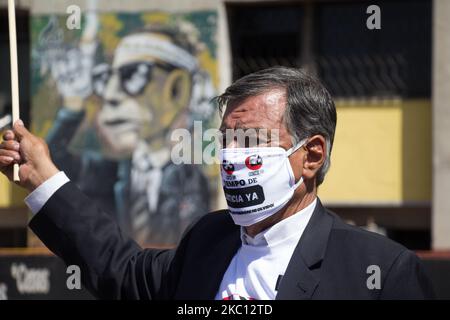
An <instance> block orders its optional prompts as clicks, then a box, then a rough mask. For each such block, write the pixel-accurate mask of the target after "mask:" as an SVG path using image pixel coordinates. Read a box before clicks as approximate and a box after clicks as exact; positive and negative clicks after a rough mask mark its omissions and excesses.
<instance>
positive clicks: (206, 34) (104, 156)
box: [31, 11, 218, 244]
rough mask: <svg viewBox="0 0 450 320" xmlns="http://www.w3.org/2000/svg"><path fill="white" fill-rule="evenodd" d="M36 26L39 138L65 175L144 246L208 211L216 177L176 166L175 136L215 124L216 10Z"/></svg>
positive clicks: (46, 21) (40, 20) (41, 21)
mask: <svg viewBox="0 0 450 320" xmlns="http://www.w3.org/2000/svg"><path fill="white" fill-rule="evenodd" d="M65 18H66V17H65V16H55V15H45V16H34V17H33V18H32V22H31V23H32V25H31V26H32V28H31V30H32V113H31V117H32V118H31V119H32V130H33V131H34V132H35V133H37V134H38V135H39V136H42V137H45V139H46V140H47V142H48V143H49V147H50V151H51V153H52V156H53V158H54V160H55V162H56V164H57V166H58V167H59V168H60V169H62V170H64V171H65V172H66V174H67V175H68V176H69V177H70V179H71V180H72V181H75V182H76V183H77V184H78V185H79V187H80V188H81V189H82V190H83V191H84V192H85V193H86V194H88V195H89V196H90V197H91V198H93V199H95V200H96V201H97V202H98V204H99V205H100V206H102V207H103V208H104V210H105V211H107V212H108V213H111V214H112V215H114V218H115V219H117V221H118V222H119V223H120V224H121V226H122V227H123V228H124V230H126V231H127V232H128V233H129V234H130V235H132V236H133V237H134V238H135V239H136V240H137V241H138V242H140V243H142V244H173V243H176V242H177V241H178V239H179V237H180V235H181V233H182V231H183V230H184V229H185V228H186V226H187V225H188V224H189V223H190V222H191V221H192V220H193V219H195V218H196V217H198V216H200V215H202V214H204V213H206V212H208V211H209V210H210V208H211V207H212V206H214V203H212V202H211V199H215V193H216V185H217V184H216V182H215V179H216V178H217V176H216V175H217V171H216V170H215V169H216V168H211V166H206V165H188V164H183V165H175V164H173V163H172V162H171V159H170V152H171V146H172V143H171V141H170V134H171V132H172V130H173V129H175V128H187V129H188V130H192V129H193V125H194V121H202V122H203V126H204V127H205V128H206V127H213V126H215V125H216V123H215V122H216V121H217V119H215V118H216V117H217V112H216V110H215V106H214V105H213V103H211V102H210V100H211V98H213V97H214V96H215V94H216V86H217V80H218V75H217V64H216V42H215V41H216V40H215V34H216V29H217V26H216V21H217V13H216V12H215V11H197V12H188V13H183V14H171V13H167V12H144V13H104V14H96V13H94V12H88V13H87V14H86V15H84V16H83V21H82V28H81V30H68V29H67V28H66V27H65V26H66V25H65Z"/></svg>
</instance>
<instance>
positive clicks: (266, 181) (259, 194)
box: [219, 140, 306, 226]
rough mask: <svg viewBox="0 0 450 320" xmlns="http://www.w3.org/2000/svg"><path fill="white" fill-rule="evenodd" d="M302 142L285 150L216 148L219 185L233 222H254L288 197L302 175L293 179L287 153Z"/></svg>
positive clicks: (273, 209) (274, 209) (247, 224)
mask: <svg viewBox="0 0 450 320" xmlns="http://www.w3.org/2000/svg"><path fill="white" fill-rule="evenodd" d="M305 141H306V140H305ZM305 141H302V142H301V143H298V144H296V145H295V146H294V147H292V148H291V149H289V150H287V151H286V150H284V149H283V148H280V147H261V148H227V149H221V150H220V154H219V157H220V162H221V174H222V186H223V190H224V192H225V198H226V200H227V203H228V209H229V211H230V214H231V217H232V218H233V220H234V223H235V224H237V225H240V226H250V225H253V224H255V223H258V222H260V221H262V220H264V219H266V218H267V217H269V216H271V215H273V214H275V213H276V212H278V211H279V210H280V209H281V208H283V207H284V206H285V205H286V203H287V202H288V201H289V200H290V199H291V198H292V196H293V195H294V191H295V189H297V187H298V186H299V185H301V184H302V182H303V177H301V178H300V180H299V181H298V182H297V183H296V182H295V177H294V173H293V171H292V167H291V164H290V162H289V156H290V155H291V154H292V153H294V152H295V151H297V150H298V149H299V148H300V147H302V146H303V144H304V143H305Z"/></svg>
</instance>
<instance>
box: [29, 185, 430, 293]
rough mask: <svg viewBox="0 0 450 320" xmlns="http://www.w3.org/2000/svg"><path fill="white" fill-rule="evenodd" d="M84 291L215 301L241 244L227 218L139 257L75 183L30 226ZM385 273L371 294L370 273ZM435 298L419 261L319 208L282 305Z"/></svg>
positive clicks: (282, 287)
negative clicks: (373, 269) (75, 271)
mask: <svg viewBox="0 0 450 320" xmlns="http://www.w3.org/2000/svg"><path fill="white" fill-rule="evenodd" d="M30 227H31V228H32V230H33V231H34V232H35V233H36V234H37V235H38V236H39V237H40V238H41V240H42V241H43V242H44V243H45V244H46V245H47V246H48V247H49V248H50V249H51V250H52V251H53V252H54V253H55V254H57V255H58V256H60V257H61V258H62V259H63V260H64V261H65V262H66V263H67V264H69V265H71V264H76V265H78V266H79V267H80V268H81V275H82V280H83V283H84V285H85V286H86V287H87V288H88V289H89V290H90V291H91V292H92V293H93V294H94V295H96V296H97V297H99V298H107V299H214V297H215V295H216V293H217V291H218V289H219V286H220V283H221V281H222V277H223V275H224V273H225V271H226V269H227V267H228V265H229V263H230V261H231V259H232V258H233V256H234V254H235V253H236V251H237V250H238V248H239V247H240V244H241V240H240V230H239V227H238V226H236V225H235V224H234V223H233V221H232V219H231V217H230V216H229V215H228V213H227V211H219V212H215V213H210V214H207V215H205V216H204V217H202V218H201V219H200V220H198V221H197V222H196V223H195V224H193V225H192V226H191V227H190V228H189V229H188V230H187V231H186V233H185V234H184V236H183V238H182V240H181V242H180V244H179V245H178V247H177V248H176V249H172V250H155V249H142V248H141V247H139V245H137V244H136V243H135V242H134V241H133V240H131V239H130V238H128V237H127V236H125V235H124V234H123V233H122V232H121V230H120V228H119V227H118V225H117V224H116V223H115V222H114V221H113V219H111V218H110V216H109V215H108V214H106V213H104V212H102V211H101V210H100V209H98V207H97V206H96V205H95V204H94V203H93V202H92V201H91V200H90V199H88V198H87V197H86V196H85V195H84V194H83V193H82V192H81V191H80V190H79V189H78V188H77V187H76V186H75V184H73V183H72V182H69V183H67V184H65V185H64V186H63V187H61V188H60V189H59V190H58V191H57V192H56V193H55V194H54V195H53V196H52V197H51V198H50V200H49V201H48V202H47V203H46V204H45V206H44V207H43V208H42V209H41V211H40V212H38V213H37V214H36V216H35V217H34V218H33V219H32V221H31V222H30ZM371 265H376V266H378V267H379V269H380V272H381V273H380V277H381V278H380V280H381V281H380V284H381V288H380V289H372V290H370V289H368V286H367V279H368V278H369V277H370V275H371V274H370V273H369V274H368V273H367V268H368V267H369V266H371ZM432 297H433V290H432V288H431V284H430V281H429V279H428V278H427V276H426V275H425V273H424V270H423V267H422V265H421V262H420V260H419V259H418V258H417V256H416V255H415V254H414V253H412V252H411V251H409V250H407V249H406V248H404V247H402V246H401V245H399V244H396V243H394V242H392V241H390V240H389V239H387V238H385V237H383V236H380V235H377V234H374V233H370V232H367V231H364V230H362V229H360V228H357V227H353V226H349V225H347V224H345V223H344V222H343V221H342V220H341V219H340V218H339V217H337V216H336V215H334V214H333V213H330V212H328V211H327V210H326V209H325V208H324V207H323V206H322V204H321V203H320V201H318V202H317V206H316V208H315V211H314V213H313V215H312V217H311V219H310V221H309V223H308V225H307V227H306V229H305V231H304V233H303V235H302V237H301V239H300V241H299V244H298V245H297V247H296V249H295V251H294V253H293V255H292V257H291V260H290V262H289V265H288V267H287V270H286V273H285V275H284V277H283V278H282V280H281V282H280V284H279V287H278V294H277V299H398V298H400V299H423V298H432Z"/></svg>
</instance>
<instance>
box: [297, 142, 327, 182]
mask: <svg viewBox="0 0 450 320" xmlns="http://www.w3.org/2000/svg"><path fill="white" fill-rule="evenodd" d="M326 148H327V146H326V143H325V138H324V137H323V136H322V135H315V136H312V137H311V138H310V139H309V141H308V142H307V143H306V145H305V146H304V149H305V150H306V153H305V158H306V159H305V161H304V162H303V177H304V178H305V179H307V180H309V179H312V178H314V177H315V176H316V175H317V172H318V171H319V169H320V168H321V167H322V165H323V163H324V162H325V159H326V156H327V150H326Z"/></svg>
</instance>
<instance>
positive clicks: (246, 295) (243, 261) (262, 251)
mask: <svg viewBox="0 0 450 320" xmlns="http://www.w3.org/2000/svg"><path fill="white" fill-rule="evenodd" d="M316 203H317V198H316V199H314V201H313V202H312V203H311V204H309V205H308V206H307V207H306V208H304V209H302V210H301V211H299V212H297V213H296V214H294V215H292V216H290V217H288V218H286V219H283V220H281V221H280V222H278V223H277V224H275V225H273V226H272V227H270V228H269V229H266V230H264V231H262V232H261V233H259V234H257V235H256V236H255V237H254V238H252V237H250V236H249V235H247V234H246V233H245V231H244V229H243V228H242V229H241V240H242V245H241V247H240V248H239V250H238V251H237V253H236V255H235V256H234V257H233V259H232V260H231V263H230V265H229V266H228V269H227V271H226V272H225V275H224V276H223V279H222V283H221V284H220V288H219V291H218V292H217V295H216V300H221V299H225V300H253V299H255V300H274V299H275V297H276V295H277V290H276V289H277V284H278V282H279V279H280V278H281V277H282V276H283V275H284V273H285V272H286V269H287V266H288V264H289V261H290V259H291V256H292V254H293V253H294V250H295V248H296V246H297V244H298V242H299V241H300V238H301V236H302V234H303V231H304V230H305V228H306V225H307V224H308V222H309V219H310V218H311V216H312V214H313V212H314V208H315V207H316Z"/></svg>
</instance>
